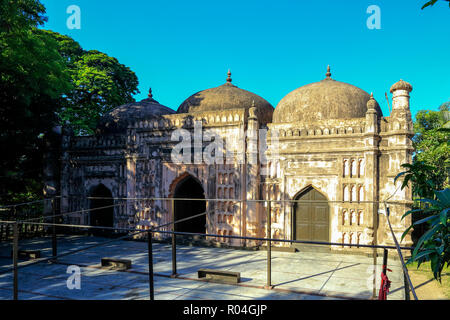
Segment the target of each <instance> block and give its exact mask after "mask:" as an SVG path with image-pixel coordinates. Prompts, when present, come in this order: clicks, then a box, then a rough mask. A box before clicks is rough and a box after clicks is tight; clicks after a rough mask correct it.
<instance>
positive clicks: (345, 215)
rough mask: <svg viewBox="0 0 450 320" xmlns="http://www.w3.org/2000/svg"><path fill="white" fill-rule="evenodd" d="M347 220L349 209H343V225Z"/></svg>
mask: <svg viewBox="0 0 450 320" xmlns="http://www.w3.org/2000/svg"><path fill="white" fill-rule="evenodd" d="M345 220H347V210H342V225H343V226H344V225H345Z"/></svg>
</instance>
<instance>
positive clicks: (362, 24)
mask: <svg viewBox="0 0 450 320" xmlns="http://www.w3.org/2000/svg"><path fill="white" fill-rule="evenodd" d="M41 2H42V3H43V4H44V5H45V6H46V8H47V15H48V17H49V21H48V23H46V25H45V26H44V28H46V29H51V30H53V31H56V32H59V33H62V34H67V35H69V36H71V37H73V38H74V39H75V40H76V41H78V42H79V43H80V44H81V45H82V47H83V48H84V49H96V50H100V51H102V52H105V53H107V54H108V55H110V56H114V57H116V58H117V59H118V60H119V61H120V62H121V63H123V64H125V65H127V66H129V67H130V68H131V69H132V70H133V71H134V72H135V73H136V75H137V76H138V78H139V89H140V91H141V93H140V94H138V95H136V96H135V98H136V99H137V100H140V99H143V98H145V97H146V95H147V92H148V88H149V87H152V90H153V94H154V98H155V99H156V100H158V101H159V102H160V103H161V104H164V105H166V106H168V107H170V108H173V109H175V110H176V109H177V108H178V106H179V105H180V104H181V103H182V102H183V101H184V100H185V99H186V98H188V97H189V96H190V95H192V94H194V93H195V92H197V91H200V90H203V89H207V88H211V87H216V86H218V85H221V84H223V83H224V82H225V79H226V73H227V71H228V69H231V72H232V78H233V83H234V84H235V85H237V86H238V87H240V88H242V89H246V90H249V91H252V92H254V93H256V94H258V95H260V96H262V97H263V98H265V99H266V100H267V101H269V102H270V103H271V104H272V105H273V106H274V107H275V106H276V105H277V104H278V102H279V101H280V100H281V99H282V98H283V97H284V96H285V95H286V94H288V93H289V92H290V91H292V90H294V89H296V88H298V87H300V86H302V85H305V84H308V83H311V82H315V81H319V80H322V79H323V78H324V77H325V72H326V66H327V65H328V64H329V65H331V72H332V77H333V78H334V79H336V80H339V81H344V82H348V83H351V84H353V85H356V86H358V87H360V88H362V89H363V90H365V91H367V92H369V93H370V92H373V93H374V96H375V99H377V101H378V102H379V104H380V105H381V107H382V110H383V113H384V115H388V107H387V103H386V99H385V96H384V94H385V92H388V94H389V88H390V86H391V85H392V84H393V83H395V82H396V81H398V80H399V79H403V80H406V81H408V82H410V83H411V84H412V85H413V87H414V89H413V92H412V93H411V109H412V112H413V114H415V113H416V112H417V111H418V110H420V109H434V110H437V108H438V107H439V105H440V104H442V103H443V102H445V101H450V9H449V8H448V3H447V2H444V1H438V3H437V4H436V5H435V6H434V7H431V8H430V7H429V8H427V9H425V10H421V9H420V8H421V6H422V5H423V4H424V3H425V2H426V0H384V1H383V0H371V1H365V0H345V1H344V0H341V1H339V0H322V1H312V0H311V1H305V0H277V1H274V0H272V1H266V0H240V1H236V0H227V1H214V0H207V1H204V0H191V1H186V0H184V1H179V0H172V1H167V0H165V1H154V0H146V1H145V0H130V1H122V0H121V1H119V0H109V1H106V0H41ZM70 5H77V6H79V7H80V9H81V29H80V30H76V29H74V30H69V29H68V28H67V26H66V20H67V19H68V17H69V16H70V14H67V13H66V9H67V7H68V6H70ZM370 5H377V6H379V8H380V9H381V29H379V30H377V29H374V30H370V29H369V28H367V24H366V22H367V19H368V18H369V17H370V16H371V14H368V13H367V12H366V11H367V8H368V7H369V6H370ZM389 97H390V94H389Z"/></svg>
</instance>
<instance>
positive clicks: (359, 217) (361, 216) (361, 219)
mask: <svg viewBox="0 0 450 320" xmlns="http://www.w3.org/2000/svg"><path fill="white" fill-rule="evenodd" d="M362 224H363V212H362V211H361V210H360V211H358V226H360V225H362Z"/></svg>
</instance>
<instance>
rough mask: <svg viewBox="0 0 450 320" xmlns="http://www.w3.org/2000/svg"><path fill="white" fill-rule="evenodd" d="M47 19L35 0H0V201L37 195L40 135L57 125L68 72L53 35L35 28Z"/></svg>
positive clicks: (40, 146) (39, 173) (68, 83)
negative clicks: (57, 114)
mask: <svg viewBox="0 0 450 320" xmlns="http://www.w3.org/2000/svg"><path fill="white" fill-rule="evenodd" d="M45 21H46V17H45V8H44V6H43V5H42V4H41V3H40V2H39V1H38V0H16V1H9V0H0V88H1V90H0V106H1V107H0V128H1V131H0V143H1V145H2V151H3V153H2V156H1V157H0V200H2V202H3V203H5V202H14V201H16V200H17V201H22V200H29V199H30V198H34V197H36V195H38V194H39V193H40V190H39V188H40V186H41V184H40V183H39V181H41V180H42V175H41V171H42V170H41V168H42V154H43V148H44V145H43V139H42V136H43V135H45V133H46V132H48V131H49V130H51V129H52V127H53V126H54V125H55V123H56V119H57V118H56V111H57V110H58V108H59V99H60V97H61V96H62V95H63V94H64V93H65V92H68V91H70V90H71V83H70V76H69V73H68V72H67V70H66V66H65V62H64V60H63V59H62V58H61V56H60V55H59V53H58V46H57V43H56V41H55V40H54V39H52V38H51V37H49V36H48V35H45V34H36V33H34V32H33V30H34V29H36V27H37V26H39V25H41V24H43V23H44V22H45Z"/></svg>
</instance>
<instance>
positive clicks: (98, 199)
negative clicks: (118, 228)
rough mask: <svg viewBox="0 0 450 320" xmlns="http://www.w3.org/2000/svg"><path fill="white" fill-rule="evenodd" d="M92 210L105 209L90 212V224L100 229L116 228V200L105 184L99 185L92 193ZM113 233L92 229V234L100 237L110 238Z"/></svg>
mask: <svg viewBox="0 0 450 320" xmlns="http://www.w3.org/2000/svg"><path fill="white" fill-rule="evenodd" d="M90 196H91V197H92V199H91V200H90V209H96V208H103V207H106V208H103V209H97V210H93V211H90V215H89V217H90V218H89V224H90V225H91V226H99V227H113V226H114V207H112V205H113V204H114V200H113V198H112V194H111V191H109V189H108V188H107V187H105V186H104V185H103V184H99V185H98V186H97V187H95V188H94V189H93V190H92V191H91V195H90ZM112 233H113V232H112V231H111V230H100V229H92V234H94V235H99V236H108V235H111V234H112Z"/></svg>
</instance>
